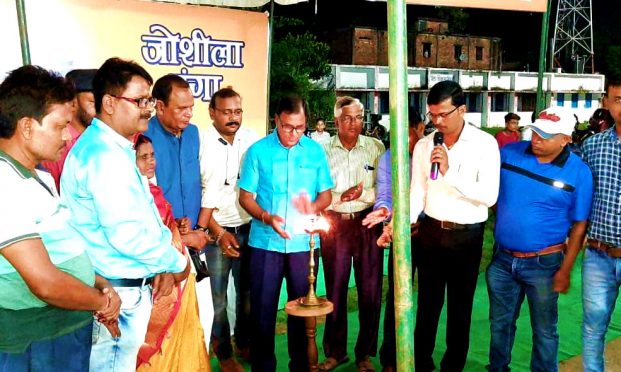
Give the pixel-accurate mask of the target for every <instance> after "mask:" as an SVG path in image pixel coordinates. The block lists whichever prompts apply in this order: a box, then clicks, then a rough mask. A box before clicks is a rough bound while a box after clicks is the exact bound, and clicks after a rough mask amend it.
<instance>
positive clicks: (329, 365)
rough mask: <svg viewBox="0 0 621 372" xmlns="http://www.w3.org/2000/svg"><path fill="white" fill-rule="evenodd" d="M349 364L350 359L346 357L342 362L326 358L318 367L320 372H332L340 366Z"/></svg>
mask: <svg viewBox="0 0 621 372" xmlns="http://www.w3.org/2000/svg"><path fill="white" fill-rule="evenodd" d="M347 362H349V357H348V356H347V355H345V357H344V358H343V359H341V360H336V358H332V357H329V358H326V360H324V361H323V362H321V363H319V365H318V366H317V367H318V368H319V370H320V371H332V370H333V369H335V368H336V367H338V366H340V365H341V364H343V363H347Z"/></svg>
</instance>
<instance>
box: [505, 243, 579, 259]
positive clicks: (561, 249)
mask: <svg viewBox="0 0 621 372" xmlns="http://www.w3.org/2000/svg"><path fill="white" fill-rule="evenodd" d="M566 249H567V244H565V243H560V244H554V245H551V246H549V247H546V248H544V249H541V250H538V251H535V252H519V251H511V250H508V249H504V248H501V250H502V251H503V252H505V253H506V254H508V255H510V256H513V257H515V258H533V257H539V256H545V255H548V254H552V253H558V252H564V251H565V250H566Z"/></svg>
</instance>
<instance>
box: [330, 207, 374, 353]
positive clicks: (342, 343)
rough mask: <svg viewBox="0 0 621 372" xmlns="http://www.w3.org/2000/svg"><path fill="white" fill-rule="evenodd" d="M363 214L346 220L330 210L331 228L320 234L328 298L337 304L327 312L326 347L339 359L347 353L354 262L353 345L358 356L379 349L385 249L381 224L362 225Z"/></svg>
mask: <svg viewBox="0 0 621 372" xmlns="http://www.w3.org/2000/svg"><path fill="white" fill-rule="evenodd" d="M364 217H365V215H364V214H363V215H360V216H358V217H356V218H354V219H351V220H343V219H341V218H339V217H338V215H335V214H334V213H330V214H327V218H328V219H329V220H330V225H331V228H330V231H328V233H327V234H324V235H322V238H321V259H322V261H323V269H324V271H323V272H324V278H325V283H326V292H327V298H328V300H330V301H331V302H332V304H333V305H334V311H333V312H332V313H330V314H328V315H327V316H326V328H325V331H324V334H323V348H324V351H325V355H326V357H333V358H335V359H337V360H340V359H343V358H344V357H345V356H347V289H348V287H347V285H348V283H349V276H350V273H351V267H352V263H353V268H354V278H355V279H356V289H357V292H358V320H359V322H360V330H359V331H358V339H357V341H356V346H355V349H354V352H355V355H356V360H357V361H359V360H360V359H362V358H363V357H364V356H367V355H369V356H375V355H376V353H377V338H378V331H379V323H380V313H381V303H382V276H383V268H384V264H383V263H384V252H383V249H382V248H380V247H378V246H377V238H378V237H379V235H380V234H381V230H382V227H381V225H378V226H375V227H373V228H371V229H368V228H366V227H365V226H362V219H363V218H364Z"/></svg>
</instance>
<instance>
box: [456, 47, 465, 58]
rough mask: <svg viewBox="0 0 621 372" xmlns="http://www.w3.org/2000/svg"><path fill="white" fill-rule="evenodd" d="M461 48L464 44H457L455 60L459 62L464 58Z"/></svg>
mask: <svg viewBox="0 0 621 372" xmlns="http://www.w3.org/2000/svg"><path fill="white" fill-rule="evenodd" d="M461 50H462V46H461V45H459V44H455V60H456V61H457V62H461V61H463V60H464V57H463V55H462V53H461Z"/></svg>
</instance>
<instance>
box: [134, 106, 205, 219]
mask: <svg viewBox="0 0 621 372" xmlns="http://www.w3.org/2000/svg"><path fill="white" fill-rule="evenodd" d="M144 135H145V136H147V137H149V138H151V141H153V150H154V151H155V160H156V162H157V165H156V167H155V176H156V178H157V185H158V186H159V187H161V188H162V190H163V191H164V196H165V197H166V200H168V202H169V203H170V204H171V205H172V208H173V214H174V216H175V218H181V217H185V216H187V217H189V218H190V221H191V223H192V225H191V226H194V224H196V221H197V220H198V213H199V212H200V209H201V194H202V193H201V177H200V166H199V161H198V153H199V149H200V140H199V135H198V128H197V127H196V126H195V125H193V124H190V125H189V126H188V127H187V128H185V129H184V130H183V131H182V132H181V135H180V136H178V137H177V136H175V135H174V134H172V133H170V132H169V131H167V130H166V129H164V127H163V126H162V124H161V123H160V121H159V120H158V119H157V116H154V117H152V118H151V120H149V129H147V131H146V132H144Z"/></svg>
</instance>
